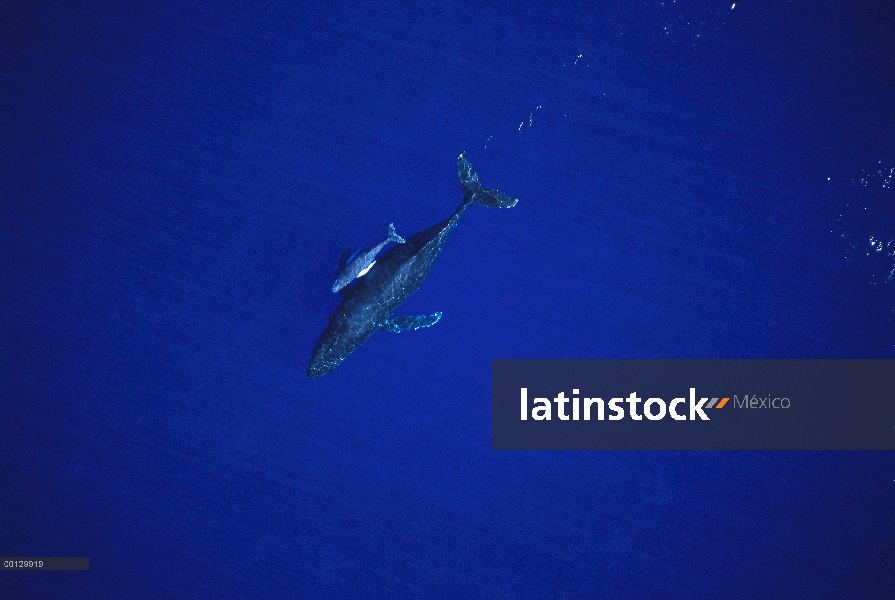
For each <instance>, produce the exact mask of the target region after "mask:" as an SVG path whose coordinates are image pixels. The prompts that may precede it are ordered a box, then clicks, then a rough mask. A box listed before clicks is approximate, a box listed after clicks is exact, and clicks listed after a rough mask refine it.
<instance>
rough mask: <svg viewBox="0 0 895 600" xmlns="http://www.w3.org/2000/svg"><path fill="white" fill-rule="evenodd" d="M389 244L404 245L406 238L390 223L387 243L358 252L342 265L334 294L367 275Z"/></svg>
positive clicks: (334, 287)
mask: <svg viewBox="0 0 895 600" xmlns="http://www.w3.org/2000/svg"><path fill="white" fill-rule="evenodd" d="M389 242H395V243H398V244H403V243H404V238H402V237H401V236H400V235H398V234H397V233H395V224H394V223H389V225H388V237H387V238H385V241H384V242H382V243H381V244H379V245H377V246H373V247H372V248H368V249H367V250H366V251H364V252H358V253H357V254H355V255H354V256H352V257H349V260H348V261H346V262H347V263H348V264H344V265H343V264H340V265H339V268H340V269H341V270H342V272H341V273H339V278H338V279H336V282H335V283H334V284H333V294H335V293H336V292H338V291H339V290H341V289H342V288H344V287H345V286H346V285H348V284H349V283H351V282H352V281H354V280H355V279H357V278H358V277H363V276H364V275H366V274H367V272H368V271H369V270H370V269H371V268H372V267H373V265H374V264H376V255H377V254H379V252H380V251H381V250H382V249H383V248H384V247H385V245H386V244H388V243H389ZM345 254H347V252H345V253H343V254H342V256H345Z"/></svg>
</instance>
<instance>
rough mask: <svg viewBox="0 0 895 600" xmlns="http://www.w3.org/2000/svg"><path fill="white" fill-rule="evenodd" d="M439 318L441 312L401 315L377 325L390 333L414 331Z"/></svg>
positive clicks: (433, 322) (427, 325)
mask: <svg viewBox="0 0 895 600" xmlns="http://www.w3.org/2000/svg"><path fill="white" fill-rule="evenodd" d="M439 319H441V312H440V311H439V312H437V313H435V314H432V315H401V316H400V317H396V318H394V319H389V320H387V321H386V322H385V323H383V324H382V325H380V326H379V329H381V330H383V331H391V332H392V333H401V332H402V331H414V330H416V329H422V328H423V327H432V326H433V325H435V324H436V323H438V320H439Z"/></svg>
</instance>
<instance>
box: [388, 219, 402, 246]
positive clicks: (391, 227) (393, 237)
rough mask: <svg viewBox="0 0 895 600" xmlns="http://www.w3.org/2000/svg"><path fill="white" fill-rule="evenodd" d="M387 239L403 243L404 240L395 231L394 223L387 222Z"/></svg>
mask: <svg viewBox="0 0 895 600" xmlns="http://www.w3.org/2000/svg"><path fill="white" fill-rule="evenodd" d="M388 240H389V241H390V242H395V243H396V244H403V243H404V242H405V241H406V240H405V239H404V238H402V237H401V236H400V235H398V234H397V233H396V232H395V224H394V223H389V224H388Z"/></svg>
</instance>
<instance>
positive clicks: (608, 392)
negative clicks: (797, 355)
mask: <svg viewBox="0 0 895 600" xmlns="http://www.w3.org/2000/svg"><path fill="white" fill-rule="evenodd" d="M491 422H492V429H491V435H492V447H493V448H494V449H495V450H895V361H893V360H769V359H762V360H495V361H493V363H492V420H491Z"/></svg>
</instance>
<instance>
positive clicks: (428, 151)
mask: <svg viewBox="0 0 895 600" xmlns="http://www.w3.org/2000/svg"><path fill="white" fill-rule="evenodd" d="M893 92H895V7H893V5H892V3H891V2H889V1H887V0H868V1H864V2H855V3H852V2H838V3H837V2H820V3H817V2H814V3H806V2H789V3H783V2H778V3H761V2H752V1H750V0H745V1H743V2H739V3H737V4H736V7H735V8H731V5H729V4H727V3H724V2H711V1H706V2H685V1H678V2H668V1H666V2H659V1H647V2H604V3H600V2H587V3H569V2H564V3H562V4H561V5H560V3H555V4H553V3H536V2H529V3H525V4H522V3H519V4H515V5H513V6H512V7H508V6H506V5H503V6H501V5H496V4H481V3H473V2H437V3H435V2H431V3H423V2H420V3H376V4H373V3H362V4H359V3H350V4H330V3H307V4H304V3H303V4H297V3H286V4H276V5H274V4H268V3H264V4H248V5H246V4H243V5H234V4H224V3H200V4H177V3H154V4H138V5H135V4H127V3H116V4H108V3H103V4H87V3H82V2H77V3H75V2H72V3H37V2H34V3H32V2H9V3H5V4H3V5H2V7H0V119H2V120H0V169H2V171H0V398H2V400H0V411H2V415H0V554H5V555H7V556H89V557H90V561H91V563H90V564H91V567H90V570H89V571H87V572H44V573H35V572H27V573H23V572H17V573H11V572H4V573H0V597H2V598H16V599H19V598H115V599H118V598H206V597H207V598H247V597H257V598H292V597H294V598H378V597H393V598H465V597H469V598H681V599H684V598H686V599H691V598H692V599H698V598H739V599H744V598H761V599H765V598H831V599H832V598H893V597H895V456H893V453H869V452H868V453H861V452H838V453H837V452H497V451H493V450H491V433H490V426H491V421H490V417H491V398H490V394H491V387H490V386H491V379H490V366H491V360H492V359H494V358H626V357H632V358H633V357H637V358H760V357H767V358H796V357H798V358H863V357H871V358H895V282H893V278H895V275H893V270H895V192H893V183H895V181H893V173H895V150H893V149H895V108H893V107H895V103H893V102H892V98H893V96H895V94H893ZM461 151H466V152H467V155H468V157H469V159H470V160H471V162H472V164H473V165H474V166H475V167H476V169H477V171H478V173H479V176H480V177H481V179H482V181H483V183H485V185H489V186H492V187H496V188H498V189H501V190H502V191H504V192H506V193H508V194H510V195H512V196H513V197H518V198H520V201H519V204H518V205H517V206H516V207H515V208H512V209H510V210H492V209H487V208H483V207H479V206H473V207H471V208H470V209H469V210H468V211H467V212H466V214H465V215H464V216H463V218H462V220H461V221H460V224H459V226H458V228H457V230H456V231H455V232H454V233H453V234H452V236H451V238H450V240H449V241H448V243H447V245H446V246H445V249H444V253H443V254H442V256H441V258H440V259H439V261H438V263H437V264H436V265H435V267H434V269H433V270H432V272H431V274H430V276H429V278H428V279H427V280H426V282H425V283H424V284H423V286H422V288H421V289H420V290H419V291H418V292H417V293H416V294H414V295H413V296H412V297H411V298H410V299H409V300H408V301H407V302H406V303H405V305H404V306H403V307H402V308H401V309H400V312H401V313H409V314H413V313H420V314H422V313H433V312H435V311H443V313H444V316H443V318H442V320H441V321H440V322H439V323H438V324H436V325H435V326H433V327H431V328H429V329H421V330H419V331H416V332H407V333H402V334H398V335H394V334H390V333H384V332H382V333H376V334H374V335H373V336H372V337H371V338H370V339H369V340H368V341H367V342H366V343H365V344H364V345H363V346H362V347H361V348H359V349H358V350H357V351H356V352H355V353H354V354H352V355H351V356H350V357H349V358H348V359H347V360H346V361H345V362H344V363H343V364H342V365H341V366H340V367H339V368H337V369H336V370H335V371H333V372H332V373H330V374H328V375H326V376H324V377H322V378H320V379H316V380H313V381H312V380H310V379H309V378H308V377H307V375H306V370H307V365H308V360H309V358H310V353H311V350H312V348H313V345H314V342H315V341H316V339H317V337H318V336H319V335H320V333H321V331H322V330H323V328H324V327H325V326H326V323H327V319H328V318H329V315H330V314H331V313H332V311H333V310H334V309H335V307H336V305H337V304H338V298H337V296H335V295H334V294H332V293H331V291H330V287H331V285H332V282H333V281H334V280H335V278H336V276H337V274H338V272H337V269H336V265H337V263H338V258H339V255H340V253H341V252H342V250H343V249H344V248H346V247H352V246H353V247H361V246H369V245H372V244H375V243H378V242H379V241H381V240H382V239H384V237H385V233H386V229H387V226H388V224H389V223H394V224H395V227H396V229H397V231H398V233H399V234H401V235H404V236H408V235H412V234H413V233H416V232H417V231H419V230H422V229H424V228H426V227H429V226H430V225H433V224H434V223H436V222H438V221H441V220H442V219H445V218H446V217H447V216H449V215H450V214H451V212H452V211H453V210H454V209H455V208H456V207H457V205H458V204H459V202H460V200H461V198H462V196H461V192H460V187H459V184H458V181H457V176H456V160H457V155H458V154H459V153H460V152H461Z"/></svg>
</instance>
